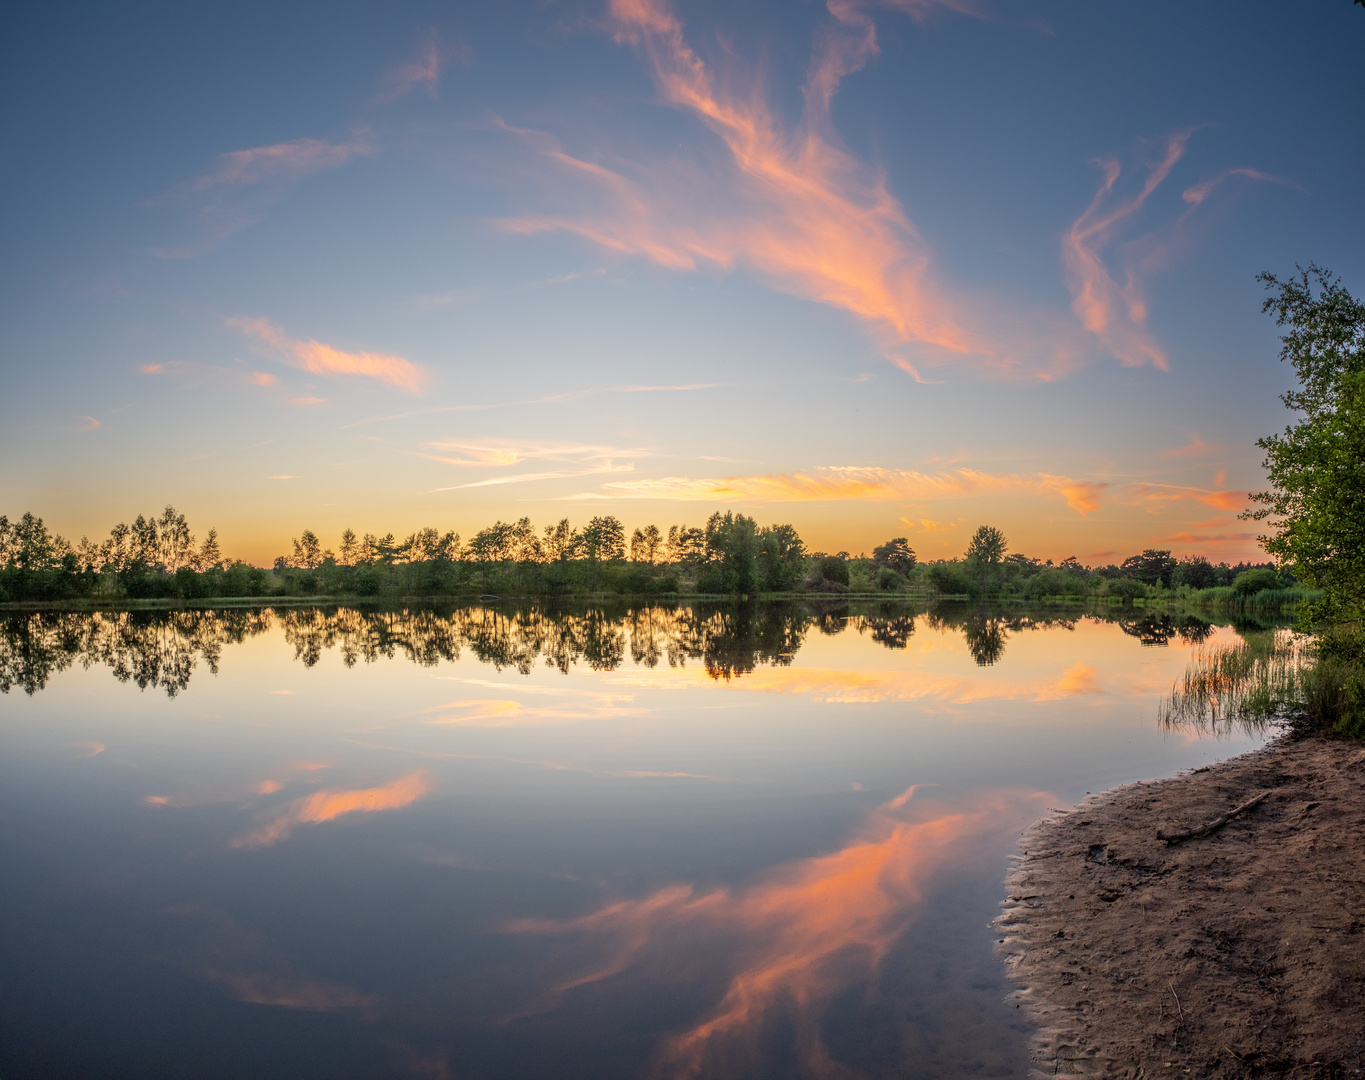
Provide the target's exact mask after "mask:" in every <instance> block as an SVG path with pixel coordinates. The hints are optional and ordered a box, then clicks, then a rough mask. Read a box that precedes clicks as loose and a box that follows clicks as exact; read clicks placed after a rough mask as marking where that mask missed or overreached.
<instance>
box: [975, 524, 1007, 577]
mask: <svg viewBox="0 0 1365 1080" xmlns="http://www.w3.org/2000/svg"><path fill="white" fill-rule="evenodd" d="M1008 550H1009V545H1008V544H1007V543H1006V541H1005V534H1004V533H1002V532H1001V531H1000V530H999V529H997V528H995V526H993V525H982V526H981V528H979V529H977V530H976V533H975V534H974V535H973V536H972V540H971V543H969V544H968V545H967V558H968V560H970V561H971V562H974V563H977V564H978V565H980V566H988V567H996V566H999V565H1000V564H1001V563H1002V562H1004V561H1005V552H1006V551H1008Z"/></svg>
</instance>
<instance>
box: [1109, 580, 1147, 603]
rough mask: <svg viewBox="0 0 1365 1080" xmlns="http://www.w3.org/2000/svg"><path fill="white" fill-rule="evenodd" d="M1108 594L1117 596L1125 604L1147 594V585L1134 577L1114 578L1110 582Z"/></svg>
mask: <svg viewBox="0 0 1365 1080" xmlns="http://www.w3.org/2000/svg"><path fill="white" fill-rule="evenodd" d="M1108 595H1109V596H1117V597H1118V598H1119V599H1120V600H1122V601H1123V602H1124V603H1125V604H1131V603H1132V602H1133V601H1134V600H1138V599H1140V598H1142V597H1144V596H1146V595H1147V586H1146V585H1144V584H1143V583H1142V582H1140V581H1135V580H1134V579H1133V578H1128V577H1121V578H1114V579H1113V580H1111V581H1110V582H1109V587H1108Z"/></svg>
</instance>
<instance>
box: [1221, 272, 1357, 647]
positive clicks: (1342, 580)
mask: <svg viewBox="0 0 1365 1080" xmlns="http://www.w3.org/2000/svg"><path fill="white" fill-rule="evenodd" d="M1298 269H1299V273H1298V276H1297V277H1292V278H1287V279H1285V280H1281V279H1279V278H1278V277H1276V276H1275V275H1274V274H1269V273H1263V274H1260V275H1258V280H1259V281H1261V282H1262V283H1263V284H1264V285H1265V287H1266V288H1267V289H1268V290H1270V291H1271V296H1270V297H1268V298H1267V299H1266V301H1265V303H1264V305H1263V306H1262V309H1261V310H1262V311H1264V312H1273V313H1274V315H1275V323H1276V325H1277V326H1282V327H1288V330H1287V332H1286V333H1284V334H1283V335H1282V336H1281V338H1280V341H1281V342H1282V348H1281V349H1280V359H1281V360H1287V361H1289V362H1290V363H1291V364H1292V365H1293V367H1294V372H1295V374H1296V375H1297V377H1298V383H1299V385H1298V389H1295V390H1290V391H1288V392H1286V393H1285V394H1283V395H1281V400H1282V401H1283V402H1284V404H1285V406H1286V407H1287V408H1289V409H1290V410H1292V411H1293V412H1295V413H1298V414H1299V415H1300V419H1299V420H1298V422H1297V423H1294V424H1290V425H1289V426H1287V427H1286V428H1285V429H1284V432H1283V434H1280V435H1268V436H1266V437H1265V438H1264V439H1259V440H1258V441H1257V444H1256V445H1257V446H1259V447H1261V449H1263V450H1264V451H1265V453H1266V456H1265V462H1264V466H1265V470H1266V477H1267V480H1268V481H1269V484H1270V487H1269V489H1268V490H1266V491H1262V492H1257V493H1255V494H1253V495H1252V500H1253V501H1254V502H1257V503H1260V504H1261V505H1260V507H1259V508H1256V509H1252V510H1249V511H1247V512H1246V514H1245V515H1244V516H1246V517H1248V518H1251V519H1253V520H1268V521H1269V524H1270V527H1271V529H1272V530H1273V531H1271V532H1269V533H1267V534H1265V535H1263V536H1261V537H1260V541H1261V544H1262V546H1264V548H1265V549H1266V551H1268V552H1269V553H1270V554H1271V555H1273V556H1274V557H1275V559H1276V560H1277V561H1278V562H1279V564H1280V565H1281V566H1282V567H1284V568H1286V569H1288V570H1289V571H1290V572H1291V573H1293V575H1294V577H1295V578H1296V579H1298V580H1300V581H1302V582H1304V583H1306V584H1308V585H1310V586H1313V587H1316V588H1319V589H1322V590H1323V594H1324V595H1323V599H1322V601H1321V603H1319V604H1316V605H1313V606H1312V607H1311V608H1310V609H1309V610H1307V611H1306V612H1304V618H1305V619H1306V620H1308V621H1313V622H1323V621H1327V622H1347V621H1352V620H1359V619H1360V618H1361V617H1362V615H1365V304H1362V303H1361V302H1360V301H1358V300H1356V299H1355V298H1354V297H1353V296H1351V294H1350V293H1349V292H1347V291H1346V289H1345V288H1343V287H1342V285H1341V281H1340V279H1338V278H1335V277H1333V276H1332V275H1331V274H1330V273H1329V272H1328V271H1327V270H1324V269H1323V268H1322V267H1320V266H1317V265H1315V264H1314V265H1310V266H1309V267H1308V269H1307V270H1304V269H1303V268H1302V267H1300V268H1298Z"/></svg>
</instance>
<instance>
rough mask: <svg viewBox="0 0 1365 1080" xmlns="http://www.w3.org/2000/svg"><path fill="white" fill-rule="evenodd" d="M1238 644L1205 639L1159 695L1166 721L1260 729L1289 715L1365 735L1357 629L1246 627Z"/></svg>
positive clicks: (1320, 727)
mask: <svg viewBox="0 0 1365 1080" xmlns="http://www.w3.org/2000/svg"><path fill="white" fill-rule="evenodd" d="M1243 638H1244V640H1243V641H1242V642H1240V643H1238V644H1235V645H1231V644H1222V643H1215V644H1208V645H1203V646H1200V647H1199V648H1198V649H1197V650H1196V651H1195V654H1194V658H1193V659H1192V660H1191V662H1190V665H1189V667H1188V669H1187V670H1186V671H1185V677H1184V679H1183V680H1182V681H1181V682H1180V683H1177V684H1175V685H1174V686H1173V687H1172V688H1171V693H1170V696H1169V697H1168V698H1167V699H1166V700H1165V701H1163V702H1162V703H1161V706H1160V707H1159V710H1158V718H1159V720H1160V722H1161V723H1162V725H1163V726H1165V727H1167V728H1176V727H1199V728H1203V729H1205V730H1213V731H1214V732H1218V731H1220V730H1221V731H1230V730H1232V729H1233V727H1241V728H1242V729H1243V730H1263V729H1264V728H1265V726H1266V725H1267V724H1268V723H1269V722H1270V721H1271V720H1273V719H1276V718H1279V717H1290V716H1291V715H1292V716H1294V717H1295V718H1296V720H1297V722H1299V723H1301V724H1302V725H1303V726H1304V727H1305V728H1307V729H1309V730H1316V731H1322V732H1328V731H1330V732H1334V733H1336V734H1339V735H1347V736H1351V737H1354V738H1365V663H1362V662H1361V658H1360V656H1359V655H1357V654H1358V653H1359V652H1360V646H1359V644H1353V643H1358V642H1359V633H1358V631H1356V632H1355V633H1353V634H1345V635H1333V634H1331V633H1330V632H1329V633H1328V634H1327V635H1324V636H1320V637H1317V638H1313V637H1309V636H1306V635H1303V634H1295V633H1294V632H1293V631H1290V630H1284V629H1280V630H1259V631H1246V632H1244V634H1243Z"/></svg>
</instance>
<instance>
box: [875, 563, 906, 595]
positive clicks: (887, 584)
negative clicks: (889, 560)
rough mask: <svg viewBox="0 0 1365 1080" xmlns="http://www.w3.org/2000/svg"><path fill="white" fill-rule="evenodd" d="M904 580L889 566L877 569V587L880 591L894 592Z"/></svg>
mask: <svg viewBox="0 0 1365 1080" xmlns="http://www.w3.org/2000/svg"><path fill="white" fill-rule="evenodd" d="M904 581H905V579H904V578H903V577H901V576H900V574H898V573H896V571H894V570H892V569H891V567H889V566H883V567H882V568H881V569H880V570H878V571H877V588H878V589H879V590H881V591H882V592H895V591H896V590H897V589H899V588H900V587H901V584H902V582H904Z"/></svg>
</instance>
